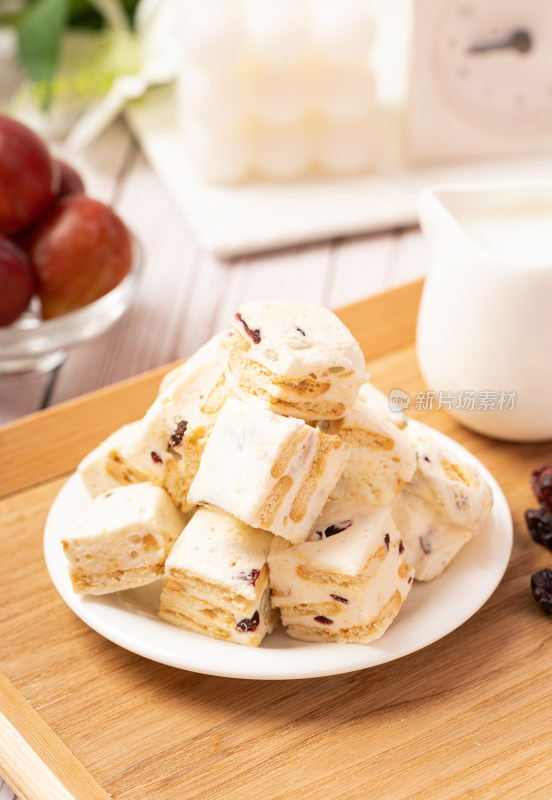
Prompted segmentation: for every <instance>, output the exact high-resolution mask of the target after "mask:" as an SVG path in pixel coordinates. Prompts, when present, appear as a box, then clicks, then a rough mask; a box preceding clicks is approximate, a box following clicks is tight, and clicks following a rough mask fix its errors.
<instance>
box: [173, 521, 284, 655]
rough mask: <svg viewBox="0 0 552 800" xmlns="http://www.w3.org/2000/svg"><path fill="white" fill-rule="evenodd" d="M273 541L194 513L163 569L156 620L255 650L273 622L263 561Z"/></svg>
mask: <svg viewBox="0 0 552 800" xmlns="http://www.w3.org/2000/svg"><path fill="white" fill-rule="evenodd" d="M271 540H272V536H271V534H270V533H267V532H266V531H260V530H256V529H255V528H251V527H250V526H249V525H245V524H244V523H243V522H240V521H239V520H237V519H235V518H234V517H232V516H230V514H226V513H225V512H224V511H219V510H215V509H207V508H200V509H198V510H197V511H196V512H195V514H194V516H193V517H192V519H191V521H190V522H189V523H188V525H187V526H186V528H185V529H184V531H183V533H182V534H181V536H180V538H179V539H178V541H177V542H176V544H175V546H174V547H173V549H172V551H171V554H170V555H169V557H168V558H167V561H166V564H165V573H166V576H165V581H164V584H163V591H162V593H161V605H160V609H159V616H160V617H161V618H162V619H164V620H167V621H168V622H172V623H173V624H175V625H179V626H180V627H182V628H186V629H187V630H190V631H195V632H196V633H202V634H205V635H207V636H212V637H214V638H216V639H226V640H228V641H231V642H236V643H238V644H247V645H253V646H257V645H259V644H260V643H261V642H262V640H263V638H264V636H265V635H266V634H267V633H270V632H271V631H272V630H273V628H274V625H275V624H276V622H277V619H276V617H277V613H276V612H274V610H273V609H272V607H271V604H270V590H269V585H268V569H267V565H266V560H267V556H268V551H269V550H270V542H271Z"/></svg>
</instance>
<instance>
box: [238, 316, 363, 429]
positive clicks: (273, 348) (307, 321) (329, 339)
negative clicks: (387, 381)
mask: <svg viewBox="0 0 552 800" xmlns="http://www.w3.org/2000/svg"><path fill="white" fill-rule="evenodd" d="M232 325H233V327H234V330H235V333H236V336H235V337H234V338H233V340H232V342H231V344H230V348H229V354H228V375H229V380H230V381H231V383H232V387H233V389H234V391H235V392H236V394H237V395H239V396H240V397H242V398H244V399H248V398H249V399H251V398H255V399H256V400H257V401H261V402H262V403H263V405H264V406H265V407H266V408H268V409H270V410H271V411H274V412H276V413H278V414H285V415H288V416H292V417H299V418H301V419H305V420H312V421H314V420H319V419H338V418H339V417H342V416H343V415H344V414H345V412H346V411H347V410H348V409H349V408H351V407H352V406H353V405H354V402H355V400H356V398H357V394H358V390H359V388H360V386H361V384H362V383H363V382H364V381H365V380H366V369H365V361H364V356H363V354H362V351H361V349H360V345H359V344H358V342H357V341H356V340H355V339H354V337H353V336H352V334H351V332H350V331H349V330H348V328H346V327H345V325H344V324H343V323H342V322H341V321H340V320H339V319H338V318H337V317H336V315H335V314H334V313H333V312H332V311H330V310H329V309H328V308H325V307H324V306H321V305H319V304H318V303H292V302H272V303H261V302H252V303H244V304H243V305H241V306H240V308H239V311H238V313H237V314H236V316H235V317H234V319H233V320H232Z"/></svg>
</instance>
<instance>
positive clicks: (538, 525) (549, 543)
mask: <svg viewBox="0 0 552 800" xmlns="http://www.w3.org/2000/svg"><path fill="white" fill-rule="evenodd" d="M525 522H526V523H527V528H528V530H529V533H530V534H531V536H532V537H533V539H534V540H535V542H537V543H538V544H542V545H544V547H548V549H549V550H552V514H551V513H550V512H549V511H547V510H546V508H529V509H528V510H527V511H526V512H525Z"/></svg>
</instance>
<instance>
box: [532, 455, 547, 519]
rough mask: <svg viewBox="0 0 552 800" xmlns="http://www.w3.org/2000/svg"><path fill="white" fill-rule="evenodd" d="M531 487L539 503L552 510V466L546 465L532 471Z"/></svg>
mask: <svg viewBox="0 0 552 800" xmlns="http://www.w3.org/2000/svg"><path fill="white" fill-rule="evenodd" d="M531 487H532V489H533V491H534V492H535V496H536V498H537V500H538V501H539V503H542V505H543V506H545V507H546V509H547V510H548V511H550V512H552V467H550V466H548V465H547V466H545V467H540V468H539V469H536V470H534V471H533V472H532V473H531Z"/></svg>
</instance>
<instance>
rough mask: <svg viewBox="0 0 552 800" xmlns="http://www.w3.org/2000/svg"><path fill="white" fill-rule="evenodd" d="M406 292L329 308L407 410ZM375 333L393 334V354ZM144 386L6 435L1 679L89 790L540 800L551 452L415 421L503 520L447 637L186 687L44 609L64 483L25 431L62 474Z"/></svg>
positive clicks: (547, 686) (551, 643)
mask: <svg viewBox="0 0 552 800" xmlns="http://www.w3.org/2000/svg"><path fill="white" fill-rule="evenodd" d="M418 296H419V286H416V285H415V286H413V287H410V290H408V291H406V290H405V289H400V290H398V293H397V294H395V295H393V297H391V298H390V297H389V296H388V295H384V296H383V297H382V298H379V301H378V302H377V301H376V300H375V299H374V300H372V301H369V302H367V303H366V304H363V305H361V306H352V307H351V308H349V309H345V310H344V311H343V318H344V319H345V320H346V321H347V322H348V323H349V324H351V325H352V327H353V330H354V332H355V334H356V335H357V336H358V338H359V340H360V341H361V344H362V345H363V347H364V348H365V351H366V353H367V354H368V355H369V358H368V366H369V369H370V371H371V373H372V376H373V381H374V383H375V384H376V385H377V386H379V387H380V388H382V389H384V390H389V389H391V388H393V387H395V386H396V385H397V384H398V385H400V386H401V388H403V389H404V390H405V391H407V392H409V393H410V394H411V396H414V395H415V393H416V391H418V390H419V389H421V388H423V383H422V380H421V377H420V375H419V372H418V369H417V365H416V360H415V354H414V348H413V346H412V345H411V344H407V343H406V341H405V340H404V337H406V334H407V332H409V336H410V337H411V336H412V331H413V320H414V319H415V310H416V306H415V302H414V305H413V306H412V303H413V301H414V298H416V297H418ZM390 319H393V320H395V321H396V320H402V322H401V325H402V326H403V328H402V334H401V333H400V331H401V326H400V325H399V327H398V329H397V330H396V331H395V332H394V333H393V336H394V337H395V338H394V339H393V341H394V346H393V349H391V350H389V345H390V342H389V338H388V337H389V336H390V335H391V334H390V332H389V329H390V328H391V327H392V325H391V323H390ZM378 326H379V327H378ZM401 339H402V341H401ZM378 346H379V347H380V348H381V349H382V350H383V355H381V354H378V352H377V347H378ZM157 377H158V375H156V376H155V380H154V375H147V376H145V377H144V378H138V379H135V380H134V381H131V382H130V383H127V384H123V385H121V386H119V387H114V388H112V389H110V390H105V391H103V392H100V393H98V394H95V395H93V396H91V397H90V398H84V399H82V400H78V401H74V402H72V403H70V404H67V405H64V406H59V407H57V408H55V409H52V410H51V411H48V412H46V414H44V415H38V416H37V417H36V418H30V419H28V420H26V421H22V422H21V423H17V424H16V425H14V426H12V428H11V435H13V436H15V432H16V429H17V440H18V447H19V448H20V449H21V451H22V454H21V458H22V460H23V457H24V458H26V459H27V462H28V464H29V468H30V473H29V480H28V482H27V484H26V487H21V488H20V490H19V491H17V492H15V493H12V494H10V495H9V496H5V497H4V499H3V500H0V514H1V518H2V527H1V529H0V538H1V542H2V552H3V555H4V558H3V559H2V560H1V561H0V581H1V585H2V587H3V595H4V597H3V610H4V613H3V615H2V619H1V620H0V637H1V641H2V644H3V647H2V653H1V657H0V669H2V671H3V672H4V673H5V674H6V675H7V676H8V678H9V679H10V680H11V681H12V682H13V683H14V684H15V685H16V687H17V689H18V690H19V691H20V692H21V693H22V694H23V696H24V697H25V698H26V699H27V700H28V701H30V703H31V704H32V706H33V707H34V708H35V709H36V711H37V712H38V713H39V714H40V716H41V717H42V719H43V720H44V722H45V723H46V724H47V725H48V726H50V727H51V728H52V730H53V731H54V733H55V734H56V735H57V736H59V737H60V738H61V740H62V741H63V742H64V743H65V744H66V745H67V746H68V747H69V748H70V750H71V751H72V752H73V753H74V755H75V756H76V758H78V759H79V761H81V763H82V764H83V765H84V766H85V767H86V768H87V769H88V770H89V772H90V773H91V775H92V776H93V777H94V779H95V780H96V781H97V782H98V783H99V785H100V786H102V787H103V788H104V789H105V790H106V791H107V792H108V793H110V794H111V795H112V796H113V797H114V798H116V800H142V798H145V797H148V798H155V800H175V798H178V800H244V798H255V800H292V798H295V797H297V795H299V796H301V797H302V798H303V799H304V800H365V799H366V798H367V797H374V798H375V797H377V798H378V800H380V799H382V800H427V798H435V800H465V799H466V798H469V800H491V798H492V799H493V800H494V798H501V800H502V799H504V800H520V798H523V799H524V800H550V797H551V796H552V775H551V772H550V758H549V728H550V719H549V717H550V714H549V709H550V705H551V703H552V684H551V682H550V680H549V672H550V661H551V658H552V628H551V627H550V625H551V621H550V618H549V617H547V615H545V614H544V613H542V612H541V611H540V610H539V609H538V607H537V606H536V604H535V602H534V600H533V598H532V597H531V593H530V590H529V576H530V574H531V573H532V572H533V571H535V570H536V569H540V568H542V567H545V566H552V556H551V555H550V553H549V552H548V551H546V550H544V549H543V548H541V547H539V546H537V545H536V544H535V543H534V542H533V541H532V540H531V539H530V537H529V535H528V533H527V532H526V530H525V527H524V524H523V510H524V509H525V508H527V507H528V506H530V505H532V504H534V499H533V497H532V494H531V490H530V487H529V473H530V471H531V469H533V468H534V467H536V466H538V465H540V464H542V463H545V462H547V461H550V460H551V459H552V444H551V443H548V444H531V445H524V444H504V443H499V442H496V441H492V440H490V439H485V438H483V437H481V436H478V435H477V434H475V433H471V432H470V431H467V430H465V429H462V428H461V427H459V426H458V425H457V423H456V422H455V421H454V420H453V419H452V418H450V417H448V416H446V415H445V413H444V412H442V411H433V412H420V413H419V415H418V418H419V419H421V420H422V421H424V422H428V423H429V424H432V425H434V426H435V427H436V428H438V429H440V430H442V431H444V432H445V433H447V434H448V435H450V436H452V437H453V438H455V439H457V440H458V441H460V442H461V443H462V444H464V445H465V446H466V447H468V448H469V449H470V450H472V451H473V452H474V453H475V454H476V455H477V456H478V457H479V458H480V459H481V460H482V461H483V462H484V463H485V464H486V466H487V467H488V468H489V469H490V470H491V471H492V472H493V473H494V474H495V476H496V478H497V479H498V481H499V482H500V484H501V486H502V488H503V490H504V492H505V494H506V496H507V499H508V502H509V504H510V507H511V509H512V512H513V517H514V523H515V541H514V550H513V555H512V560H511V563H510V565H509V567H508V570H507V572H506V575H505V577H504V579H503V581H502V582H501V584H500V586H499V587H498V589H497V591H496V592H495V593H494V595H493V596H492V597H491V598H490V600H489V601H488V602H487V603H486V604H485V605H484V607H483V608H482V609H480V611H479V612H478V613H477V614H475V615H474V617H472V618H471V619H470V620H469V621H468V622H466V623H465V624H464V625H462V626H461V627H460V628H459V629H458V630H456V631H454V632H452V633H451V634H449V635H448V636H446V637H445V638H444V639H442V640H440V641H439V642H436V643H435V644H433V645H431V646H429V647H427V648H425V649H423V650H421V651H419V652H417V653H414V654H412V655H410V656H407V657H405V658H402V659H399V660H397V661H394V662H390V663H389V664H386V665H382V666H379V667H376V668H373V669H368V670H363V671H359V672H355V673H351V674H345V675H339V676H335V677H328V678H324V679H317V680H298V681H289V682H285V681H282V682H274V681H268V682H264V681H240V680H229V679H224V678H215V677H209V676H205V675H196V674H193V673H189V672H185V671H180V670H176V669H172V668H170V667H166V666H164V665H161V664H156V663H153V662H149V661H147V660H146V659H143V658H140V657H139V656H136V655H134V654H132V653H129V652H127V651H125V650H123V649H121V648H119V647H117V646H115V645H113V644H111V643H110V642H108V641H106V640H105V639H103V638H102V637H100V636H99V635H98V634H96V633H95V632H94V631H92V630H90V629H89V628H87V626H86V625H84V624H83V623H82V622H81V621H80V620H79V619H78V618H77V617H76V616H75V615H74V614H73V613H72V612H71V611H70V610H69V609H68V608H67V607H66V606H65V605H64V603H63V602H62V600H61V599H60V598H59V596H58V595H57V593H56V591H55V590H54V588H53V586H52V584H51V582H50V579H49V576H48V574H47V571H46V568H45V565H44V563H43V559H42V532H43V525H44V520H45V518H46V515H47V513H48V509H49V506H50V504H51V502H52V500H53V498H54V497H55V495H56V493H57V492H58V491H59V489H60V487H61V485H62V483H63V480H64V478H63V477H57V478H53V477H52V474H53V473H55V472H56V468H55V467H54V466H53V465H52V464H49V466H48V473H49V477H48V478H46V479H44V482H42V483H38V484H37V483H36V481H37V480H39V478H38V475H37V473H36V472H35V471H33V470H34V467H33V466H32V465H33V461H34V459H35V455H36V443H35V441H34V440H33V436H34V433H35V432H36V430H37V428H38V426H39V425H40V419H41V418H44V417H48V418H49V423H48V424H49V426H50V427H51V428H55V427H56V426H57V430H58V435H59V436H60V437H65V436H67V439H66V444H67V446H68V448H69V450H71V451H74V452H73V463H76V460H77V459H78V457H80V453H81V450H82V447H83V446H84V444H85V443H86V442H88V441H89V439H90V431H89V430H88V429H87V428H88V426H89V427H91V429H92V430H93V431H94V435H95V434H97V433H98V432H99V429H100V427H102V426H105V427H107V428H109V429H112V428H114V427H116V425H118V424H120V422H121V421H123V418H125V416H126V415H127V414H130V412H131V411H132V415H133V414H134V413H135V412H136V411H137V410H138V406H140V404H141V403H143V409H144V408H145V406H146V405H147V398H148V396H149V395H150V394H151V392H152V390H154V384H156V380H157ZM129 404H133V406H132V408H129V407H128V406H129ZM100 410H101V413H100ZM79 417H80V419H81V421H82V422H83V424H82V425H81V426H79V425H78V424H77V420H78V419H79ZM100 417H101V423H99V422H98V420H99V418H100ZM67 420H70V423H68V422H67ZM25 431H28V432H29V436H28V438H27V439H25V436H24V434H25ZM60 431H61V433H59V432H60ZM42 455H43V457H45V453H44V452H43V453H42ZM58 455H59V454H58ZM56 458H57V456H56ZM52 461H54V459H52ZM70 461H71V459H70V458H68V459H67V460H66V462H65V463H66V464H68V463H69V462H70ZM58 474H59V473H58ZM445 579H446V578H445ZM29 800H44V798H43V796H37V797H36V798H35V797H30V798H29Z"/></svg>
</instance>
